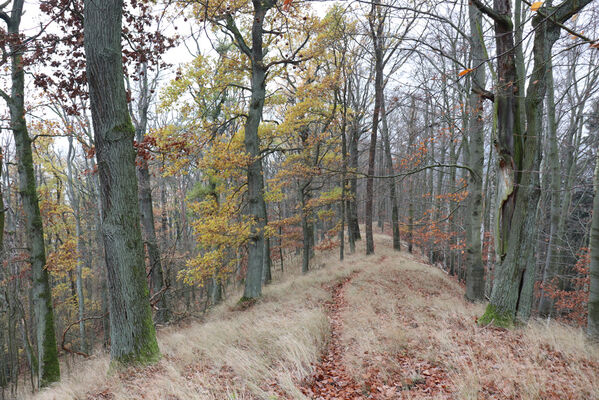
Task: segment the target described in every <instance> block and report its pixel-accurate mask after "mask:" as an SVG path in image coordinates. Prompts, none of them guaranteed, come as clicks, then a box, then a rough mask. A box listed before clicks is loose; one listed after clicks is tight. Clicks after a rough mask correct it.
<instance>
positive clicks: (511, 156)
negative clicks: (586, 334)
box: [473, 0, 590, 325]
mask: <svg viewBox="0 0 599 400" xmlns="http://www.w3.org/2000/svg"><path fill="white" fill-rule="evenodd" d="M473 2H474V3H475V4H476V5H477V7H479V8H480V9H481V10H482V11H483V12H486V13H488V14H490V15H492V16H493V17H494V19H495V21H496V22H495V34H496V42H497V54H499V56H498V77H499V82H502V83H503V84H501V85H499V86H498V87H497V91H496V93H495V101H496V102H497V106H498V109H497V112H498V135H497V137H498V144H497V146H498V149H499V172H500V176H499V182H498V186H499V192H498V200H499V211H498V218H499V221H498V222H499V224H498V225H499V228H500V229H499V235H496V239H497V246H496V249H497V257H498V258H497V262H498V265H497V272H496V275H495V280H494V285H493V290H492V292H491V302H490V304H489V306H488V307H487V310H486V312H485V315H483V317H481V318H480V319H479V323H482V324H484V323H490V322H495V323H496V324H505V325H509V324H511V323H512V321H513V320H514V319H515V318H519V319H521V320H526V319H528V317H529V316H530V312H531V307H532V296H533V288H534V277H535V276H534V275H535V267H534V265H535V263H534V249H535V247H536V242H535V241H536V231H537V229H536V228H537V227H536V212H537V204H538V200H539V196H540V190H539V175H538V170H539V167H540V157H541V151H540V140H539V138H540V136H541V134H542V108H543V107H542V105H543V100H544V97H545V90H546V83H547V80H546V73H547V61H548V60H549V57H550V56H551V48H552V46H553V44H554V43H555V41H556V40H557V38H558V37H559V33H560V26H559V25H557V24H554V23H553V22H551V19H550V18H548V17H547V15H548V14H547V13H549V14H551V15H552V17H551V18H555V20H556V21H557V22H558V23H563V22H565V21H566V20H567V19H569V18H570V17H571V16H572V15H574V14H575V13H577V12H578V11H580V9H582V7H584V6H585V5H586V4H588V3H589V2H590V0H583V1H581V2H578V1H575V0H568V1H567V2H566V3H564V4H562V5H560V7H558V8H557V9H553V8H552V7H551V6H550V5H549V6H543V7H542V8H541V9H540V10H539V11H538V12H537V14H536V15H535V16H534V17H533V19H532V24H533V27H534V28H535V36H534V45H533V68H532V74H531V76H530V80H529V85H528V92H527V94H526V107H525V108H526V122H527V129H526V133H525V134H524V135H522V131H521V129H520V126H519V118H518V112H519V111H518V110H519V107H518V104H517V103H518V96H517V94H518V92H519V91H520V90H522V88H519V87H518V86H517V83H518V81H519V77H518V76H517V73H516V65H515V62H514V52H513V51H514V42H513V32H512V30H513V29H512V28H513V25H512V22H511V16H510V2H509V1H508V0H495V7H494V10H492V11H491V12H489V10H488V9H487V10H485V6H484V5H482V4H481V3H480V1H478V0H473Z"/></svg>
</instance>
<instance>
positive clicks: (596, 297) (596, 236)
mask: <svg viewBox="0 0 599 400" xmlns="http://www.w3.org/2000/svg"><path fill="white" fill-rule="evenodd" d="M593 185H594V186H595V197H594V198H593V219H592V222H591V240H590V244H591V265H590V267H589V268H590V269H589V276H590V285H589V303H588V321H587V334H588V335H589V337H590V338H591V339H592V340H593V341H595V342H597V341H599V154H598V155H597V156H596V164H595V176H594V179H593Z"/></svg>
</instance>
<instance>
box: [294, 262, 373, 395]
mask: <svg viewBox="0 0 599 400" xmlns="http://www.w3.org/2000/svg"><path fill="white" fill-rule="evenodd" d="M358 273H359V272H358V271H355V272H352V273H351V274H350V275H349V276H347V277H345V278H343V279H342V280H341V281H339V282H337V283H335V284H334V285H333V286H332V287H331V288H330V290H331V292H332V296H331V300H330V301H328V302H327V304H326V309H327V318H328V320H329V325H330V331H331V333H330V339H329V342H328V344H327V349H326V352H325V354H324V356H323V357H322V360H321V361H320V362H319V363H318V364H317V365H316V367H315V368H314V373H313V374H312V376H311V377H310V379H309V380H308V381H307V384H306V385H305V387H304V388H303V390H302V392H303V393H304V394H305V395H306V396H309V397H310V398H313V399H348V400H350V399H362V398H364V396H363V395H362V394H361V390H360V386H359V385H358V383H357V382H356V381H355V380H354V378H353V377H352V376H351V375H350V374H349V373H348V372H347V371H346V369H345V366H344V364H343V353H344V348H343V345H342V343H341V334H342V329H343V318H342V311H343V308H346V307H347V301H346V300H345V296H344V289H345V287H346V286H347V285H348V284H349V283H350V282H351V280H352V279H353V278H354V277H355V276H356V275H357V274H358Z"/></svg>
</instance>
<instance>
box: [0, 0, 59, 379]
mask: <svg viewBox="0 0 599 400" xmlns="http://www.w3.org/2000/svg"><path fill="white" fill-rule="evenodd" d="M23 4H24V1H23V0H14V1H13V2H12V9H11V12H10V15H9V14H8V13H6V12H5V11H4V10H3V9H0V19H2V20H3V21H4V22H5V23H6V27H7V29H6V35H5V36H4V38H3V42H4V43H3V45H4V46H7V47H8V49H9V54H10V71H11V91H10V94H8V93H6V92H5V91H3V90H0V96H1V97H2V98H3V99H4V100H5V101H6V104H7V105H8V108H9V111H10V128H11V130H12V132H13V137H14V140H15V147H16V155H17V166H18V172H19V193H20V195H21V200H22V202H23V211H24V214H25V223H26V229H27V233H26V236H27V242H28V243H27V246H28V248H29V260H30V263H31V271H32V276H33V290H32V296H33V304H34V308H35V322H36V338H37V350H38V351H37V355H38V363H37V364H38V371H37V372H38V379H39V386H40V387H43V386H46V385H48V384H50V383H52V382H56V381H58V380H59V379H60V366H59V364H58V350H57V347H56V334H55V331H54V311H53V309H52V292H51V289H50V282H49V276H48V271H47V269H46V248H45V243H44V229H43V225H42V218H41V214H40V207H39V202H38V193H37V185H36V178H35V171H34V168H33V154H32V151H31V138H30V137H29V131H28V129H27V122H26V120H25V115H26V112H25V69H24V60H23V54H24V52H25V49H26V43H27V42H28V41H30V40H29V39H24V38H23V37H22V35H21V32H20V25H21V17H22V16H23ZM7 5H8V3H4V7H5V6H7ZM2 213H4V211H2Z"/></svg>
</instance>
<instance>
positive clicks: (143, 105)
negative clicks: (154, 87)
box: [135, 63, 169, 324]
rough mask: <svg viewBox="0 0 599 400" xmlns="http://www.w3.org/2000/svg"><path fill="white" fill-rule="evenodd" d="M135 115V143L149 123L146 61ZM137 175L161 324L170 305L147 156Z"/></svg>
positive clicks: (139, 139) (152, 282) (141, 163)
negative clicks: (155, 220) (157, 235)
mask: <svg viewBox="0 0 599 400" xmlns="http://www.w3.org/2000/svg"><path fill="white" fill-rule="evenodd" d="M139 96H140V98H139V100H138V107H137V118H136V119H135V136H136V140H137V143H138V144H141V143H142V142H143V140H144V137H145V135H146V131H147V125H148V108H149V106H150V100H151V96H150V89H149V85H148V68H147V64H145V63H144V64H143V65H142V67H141V77H140V93H139ZM137 179H138V182H139V211H140V215H141V226H142V229H143V239H144V243H145V248H146V250H147V253H148V259H149V261H150V281H151V286H150V294H151V295H153V294H155V293H159V292H160V293H162V294H161V295H160V299H159V301H158V302H157V303H156V305H157V307H158V310H157V311H156V315H155V317H154V319H155V321H156V322H157V323H161V324H164V323H165V322H167V321H168V320H169V309H168V304H167V296H166V293H165V289H164V287H165V280H164V271H163V270H162V261H161V259H160V248H159V247H158V239H157V238H156V227H155V224H154V206H153V203H152V186H151V180H150V168H149V165H148V160H147V159H145V158H144V157H139V159H138V161H137Z"/></svg>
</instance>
